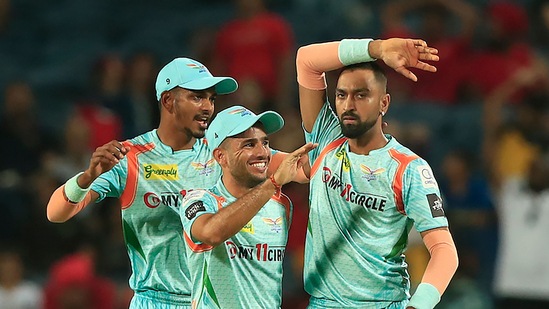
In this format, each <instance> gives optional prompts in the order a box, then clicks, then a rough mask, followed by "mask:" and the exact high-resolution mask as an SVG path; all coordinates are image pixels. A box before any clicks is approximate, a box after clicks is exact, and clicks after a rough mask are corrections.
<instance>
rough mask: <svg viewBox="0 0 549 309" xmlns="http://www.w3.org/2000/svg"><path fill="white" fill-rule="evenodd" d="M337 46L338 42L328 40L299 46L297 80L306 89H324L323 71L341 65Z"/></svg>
mask: <svg viewBox="0 0 549 309" xmlns="http://www.w3.org/2000/svg"><path fill="white" fill-rule="evenodd" d="M338 47H339V42H329V43H319V44H311V45H307V46H303V47H301V48H299V50H298V51H297V56H296V69H297V82H298V83H299V84H300V85H301V86H303V87H305V88H307V89H312V90H323V89H326V78H325V76H324V72H328V71H332V70H335V69H338V68H341V67H343V64H342V63H341V61H340V60H339V57H338Z"/></svg>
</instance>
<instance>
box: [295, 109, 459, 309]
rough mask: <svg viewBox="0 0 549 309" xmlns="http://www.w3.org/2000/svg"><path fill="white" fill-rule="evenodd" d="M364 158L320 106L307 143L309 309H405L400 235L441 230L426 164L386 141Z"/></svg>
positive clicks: (406, 287)
mask: <svg viewBox="0 0 549 309" xmlns="http://www.w3.org/2000/svg"><path fill="white" fill-rule="evenodd" d="M387 138H388V139H389V142H388V143H387V144H386V145H385V146H384V147H383V148H381V149H376V150H373V151H371V152H370V153H369V154H368V155H358V154H355V153H352V152H350V151H349V145H348V142H347V139H346V138H344V137H343V135H342V134H341V129H340V125H339V120H338V119H337V116H336V115H335V113H334V112H333V110H332V109H331V108H330V107H329V105H328V104H325V105H324V107H323V109H322V110H321V112H320V114H319V117H318V118H317V120H316V122H315V124H314V127H313V130H312V132H311V133H306V140H307V142H314V143H319V147H318V148H316V149H314V150H313V151H311V152H310V153H309V156H310V160H311V164H312V171H311V181H310V212H309V225H308V229H307V240H306V246H305V269H304V280H305V290H306V291H307V292H308V293H309V294H310V295H311V301H310V308H405V306H406V303H407V299H409V297H410V294H409V289H410V280H409V275H408V272H407V264H406V261H405V256H404V254H403V253H404V251H405V249H406V246H407V240H408V232H409V231H410V229H411V228H412V225H413V224H415V228H416V229H417V230H418V231H419V232H423V231H427V230H430V229H434V228H438V227H444V226H447V225H448V222H447V220H446V217H445V215H444V211H443V208H442V200H441V198H440V192H439V189H438V185H437V182H436V180H435V178H434V177H433V173H432V171H431V168H430V166H429V165H428V164H427V162H426V161H425V160H423V159H421V158H420V157H418V156H417V155H415V154H414V153H413V152H412V151H410V150H409V149H408V148H406V147H404V146H402V145H401V144H399V143H398V142H397V140H396V139H395V138H394V137H391V136H387Z"/></svg>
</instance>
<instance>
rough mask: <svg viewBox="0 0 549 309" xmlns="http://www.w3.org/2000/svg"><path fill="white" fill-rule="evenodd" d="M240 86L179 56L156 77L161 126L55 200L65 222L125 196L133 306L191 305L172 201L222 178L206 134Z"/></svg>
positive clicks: (51, 215) (112, 151)
mask: <svg viewBox="0 0 549 309" xmlns="http://www.w3.org/2000/svg"><path fill="white" fill-rule="evenodd" d="M237 87H238V85H237V83H236V81H235V80H234V79H232V78H230V77H214V76H212V74H210V72H209V71H208V69H207V68H206V67H205V66H204V65H202V64H201V63H199V62H197V61H195V60H192V59H188V58H176V59H174V60H173V61H171V62H170V63H168V64H167V65H166V66H164V67H163V68H162V69H161V70H160V72H159V74H158V77H157V80H156V95H157V99H158V101H159V106H160V124H159V127H158V128H157V129H155V130H152V131H150V132H147V133H145V134H143V135H140V136H137V137H135V138H133V139H130V140H127V141H124V142H118V141H112V142H110V143H107V144H105V145H103V146H101V147H99V148H97V150H96V151H95V152H94V153H93V154H92V157H91V159H90V165H89V167H88V169H87V170H86V171H84V172H82V173H79V174H78V175H76V176H74V177H73V178H71V179H69V180H68V181H67V182H66V183H65V184H64V185H63V186H61V187H59V188H58V189H57V190H56V191H55V192H54V193H53V195H52V197H51V198H50V201H49V203H48V206H47V216H48V219H49V220H50V221H52V222H64V221H66V220H68V219H70V218H71V217H73V216H74V215H76V214H77V213H78V212H80V211H81V210H82V209H83V208H84V207H86V205H88V204H89V203H91V202H98V201H101V200H103V199H104V198H105V197H115V198H119V199H120V202H121V206H122V227H123V230H124V240H125V243H126V247H127V250H128V255H129V258H130V263H131V267H132V275H131V277H130V282H129V283H130V287H131V288H132V289H133V290H134V291H135V295H134V297H133V299H132V302H131V305H130V307H131V308H176V309H177V308H189V307H190V289H191V283H190V279H189V272H188V269H187V267H186V258H185V257H186V255H185V250H186V249H185V244H184V240H183V237H182V234H181V230H182V226H181V221H180V220H179V218H178V216H177V215H176V214H174V212H173V211H172V210H170V209H169V207H168V206H172V207H177V206H178V205H179V203H180V201H181V194H180V192H181V191H182V190H190V189H193V188H210V187H211V186H213V185H214V184H215V182H216V181H217V179H218V178H219V176H220V174H221V169H220V168H219V166H218V165H217V164H216V163H215V160H214V159H213V158H212V153H211V151H210V148H209V147H208V145H207V142H206V140H205V139H203V137H204V135H205V131H206V127H207V124H208V122H209V120H210V118H211V116H212V114H213V109H214V101H215V98H216V96H217V95H221V94H228V93H231V92H234V91H235V90H236V89H237ZM278 154H279V153H277V154H276V155H274V156H279V155H278ZM277 160H278V162H280V159H277Z"/></svg>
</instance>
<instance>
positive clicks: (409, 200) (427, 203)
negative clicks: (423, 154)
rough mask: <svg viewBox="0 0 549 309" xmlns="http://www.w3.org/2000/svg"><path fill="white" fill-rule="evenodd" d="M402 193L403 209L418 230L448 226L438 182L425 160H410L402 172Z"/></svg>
mask: <svg viewBox="0 0 549 309" xmlns="http://www.w3.org/2000/svg"><path fill="white" fill-rule="evenodd" d="M402 193H403V194H402V195H403V201H404V210H405V212H406V214H407V215H408V217H409V218H410V219H412V220H413V221H414V223H415V226H416V230H417V231H418V232H424V231H427V230H430V229H434V228H438V227H444V226H448V220H447V219H446V215H445V213H444V206H443V201H442V197H441V194H440V190H439V188H438V183H437V181H436V179H435V176H434V174H433V171H432V169H431V166H429V164H428V163H427V162H426V161H425V160H423V159H421V158H418V159H416V160H413V161H411V162H410V164H409V165H408V167H407V168H406V170H405V172H404V177H403V192H402Z"/></svg>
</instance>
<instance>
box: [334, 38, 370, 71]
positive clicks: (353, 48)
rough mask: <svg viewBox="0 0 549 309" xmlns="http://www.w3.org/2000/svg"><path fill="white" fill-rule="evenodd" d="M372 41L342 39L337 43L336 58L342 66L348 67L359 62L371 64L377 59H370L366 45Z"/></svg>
mask: <svg viewBox="0 0 549 309" xmlns="http://www.w3.org/2000/svg"><path fill="white" fill-rule="evenodd" d="M372 41H373V39H343V40H341V42H340V43H339V47H338V50H337V52H338V57H339V61H341V63H343V65H350V64H355V63H361V62H371V61H376V60H377V59H375V58H372V57H371V56H370V53H369V52H368V45H369V44H370V42H372Z"/></svg>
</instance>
